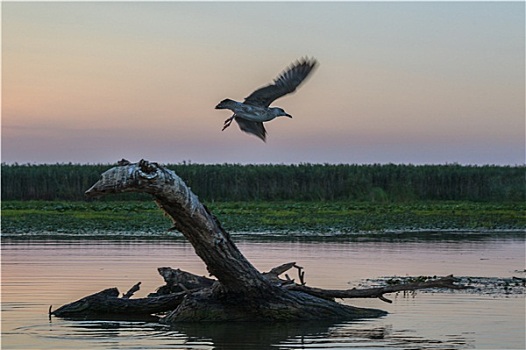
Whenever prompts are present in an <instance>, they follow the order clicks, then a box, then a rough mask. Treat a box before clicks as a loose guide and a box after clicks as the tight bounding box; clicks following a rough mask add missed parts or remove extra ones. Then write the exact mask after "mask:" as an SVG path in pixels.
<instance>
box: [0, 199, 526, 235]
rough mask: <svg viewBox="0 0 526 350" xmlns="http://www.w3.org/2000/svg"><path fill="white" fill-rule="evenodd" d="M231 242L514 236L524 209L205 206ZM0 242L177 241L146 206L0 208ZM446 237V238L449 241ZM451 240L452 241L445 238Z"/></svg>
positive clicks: (443, 204)
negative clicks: (254, 239)
mask: <svg viewBox="0 0 526 350" xmlns="http://www.w3.org/2000/svg"><path fill="white" fill-rule="evenodd" d="M205 204H206V205H207V207H208V208H209V209H210V210H211V212H212V213H213V214H214V215H216V216H217V217H218V219H219V220H220V221H221V223H222V225H223V227H224V228H225V229H226V230H227V231H228V232H231V233H232V235H233V236H234V238H236V237H237V238H242V239H245V238H260V239H263V238H265V239H284V238H285V239H299V238H301V239H360V238H367V239H376V238H389V239H391V238H397V237H398V238H403V237H405V238H409V237H413V238H418V239H426V238H432V237H433V236H437V237H435V238H439V237H440V236H451V237H452V236H454V235H456V236H457V237H459V235H488V234H489V235H493V234H498V235H516V234H518V235H522V236H524V232H525V231H526V215H524V213H525V212H526V203H524V202H504V203H485V202H484V203H480V202H468V201H417V202H410V203H371V202H357V201H333V202H313V201H308V202H306V201H300V202H293V201H259V202H221V203H218V202H213V203H205ZM1 207H2V239H6V238H13V239H24V238H35V239H37V238H50V239H54V238H56V239H69V238H97V239H106V238H107V239H115V238H130V239H136V238H141V239H143V238H145V239H147V238H152V239H164V238H166V239H178V238H180V237H181V235H180V234H179V233H178V232H176V231H172V230H170V229H171V226H172V225H171V222H170V220H169V219H168V218H166V217H165V216H164V215H163V212H162V211H161V210H160V209H159V208H158V207H157V206H156V205H155V203H154V202H153V201H92V202H80V201H76V202H75V201H2V204H1ZM451 237H450V238H451ZM453 238H454V237H453Z"/></svg>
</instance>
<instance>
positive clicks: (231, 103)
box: [216, 98, 236, 109]
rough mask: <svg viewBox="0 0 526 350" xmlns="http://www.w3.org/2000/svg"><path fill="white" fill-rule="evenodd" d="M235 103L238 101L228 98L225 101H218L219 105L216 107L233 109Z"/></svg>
mask: <svg viewBox="0 0 526 350" xmlns="http://www.w3.org/2000/svg"><path fill="white" fill-rule="evenodd" d="M235 104H236V101H234V100H231V99H229V98H226V99H224V100H223V101H221V102H219V103H218V105H217V106H216V109H231V108H232V106H235Z"/></svg>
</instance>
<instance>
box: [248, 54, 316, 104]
mask: <svg viewBox="0 0 526 350" xmlns="http://www.w3.org/2000/svg"><path fill="white" fill-rule="evenodd" d="M317 64H318V62H317V61H316V60H315V59H308V58H304V59H302V60H300V61H296V62H295V63H293V64H292V65H291V66H290V67H288V68H287V69H286V70H285V71H283V72H282V73H281V74H280V75H279V76H278V77H277V78H276V79H274V84H270V85H267V86H264V87H262V88H259V89H257V90H256V91H254V92H253V93H252V94H250V96H248V97H247V98H245V101H244V103H246V104H248V105H253V106H262V107H268V106H269V105H270V104H271V103H272V101H274V100H276V99H278V98H280V97H282V96H284V95H286V94H290V93H291V92H294V91H295V90H296V88H297V87H298V86H299V85H300V84H301V83H302V82H303V80H305V78H307V76H308V75H309V74H310V72H311V71H312V69H313V68H314V67H315V66H316V65H317Z"/></svg>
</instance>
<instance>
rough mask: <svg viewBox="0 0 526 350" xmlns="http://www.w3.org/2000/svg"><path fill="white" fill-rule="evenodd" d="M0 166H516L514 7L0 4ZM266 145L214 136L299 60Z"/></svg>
mask: <svg viewBox="0 0 526 350" xmlns="http://www.w3.org/2000/svg"><path fill="white" fill-rule="evenodd" d="M1 6H2V8H1V18H2V119H1V123H2V134H1V137H2V142H1V146H2V149H1V158H2V162H4V163H8V164H10V163H20V164H25V163H53V164H54V163H68V162H72V163H114V162H116V161H117V160H119V159H121V158H125V159H128V160H130V161H132V162H135V161H138V160H140V159H143V158H144V159H147V160H150V161H157V162H160V163H180V162H183V161H184V162H192V163H213V164H222V163H241V164H248V163H253V164H262V163H263V164H266V163H275V164H298V163H332V164H339V163H345V164H374V163H380V164H383V163H395V164H446V163H459V164H466V165H468V164H469V165H486V164H496V165H517V164H524V162H525V63H524V62H525V29H524V28H525V3H524V2H520V1H519V2H169V1H167V2H2V4H1ZM305 56H308V57H315V58H316V59H317V60H318V61H319V66H318V67H317V69H316V70H315V71H314V73H313V74H312V75H311V76H310V77H309V78H308V80H306V81H305V83H304V84H302V85H301V86H300V87H299V88H298V90H297V91H296V92H295V93H294V94H290V95H287V96H284V97H282V98H280V99H278V100H276V101H274V103H273V104H272V105H273V106H279V107H282V108H284V109H285V110H286V111H287V112H288V113H289V114H291V115H293V118H292V119H289V118H277V119H275V120H273V121H271V122H268V123H266V124H265V125H266V128H267V131H268V136H267V142H266V143H264V142H262V141H261V140H259V139H258V138H256V137H255V136H253V135H249V134H246V133H243V132H241V131H240V130H239V128H238V127H237V125H235V123H234V124H232V126H231V127H230V128H228V129H226V130H225V131H221V128H222V126H223V121H224V120H225V119H226V118H228V117H229V116H230V112H229V111H227V110H216V109H214V107H215V105H216V104H217V103H218V102H219V101H221V100H223V99H224V98H231V99H234V100H238V101H242V100H243V99H244V98H245V97H246V96H248V95H249V94H250V93H251V92H252V91H254V90H255V89H257V88H259V87H262V86H265V85H267V84H269V83H271V82H272V81H273V79H274V78H276V77H277V76H278V75H279V73H280V72H282V71H283V70H284V69H285V68H286V67H288V66H289V65H290V64H291V63H292V62H294V61H295V60H297V59H299V58H301V57H305Z"/></svg>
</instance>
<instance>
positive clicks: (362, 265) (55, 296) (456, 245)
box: [1, 236, 525, 350]
mask: <svg viewBox="0 0 526 350" xmlns="http://www.w3.org/2000/svg"><path fill="white" fill-rule="evenodd" d="M5 243H6V242H5V241H4V244H3V245H2V305H1V306H2V316H3V317H2V346H3V348H5V349H23V350H28V349H50V350H51V349H53V350H60V349H68V350H69V349H92V350H95V349H202V350H211V349H329V348H331V349H335V348H342V349H353V348H354V349H360V348H362V349H363V348H368V349H369V348H373V349H374V348H377V349H380V348H381V349H393V348H395V349H464V348H473V347H476V348H501V349H506V348H508V349H510V348H524V346H525V343H524V329H525V328H524V326H525V324H524V319H525V318H524V316H525V315H524V310H525V301H524V298H523V297H521V296H518V297H514V296H506V298H504V297H497V296H494V295H491V296H487V295H468V294H465V293H436V294H431V293H429V294H428V293H422V294H419V295H418V296H417V297H416V298H401V297H398V298H397V297H396V296H393V299H394V303H393V304H385V303H383V302H380V301H378V300H366V299H363V300H352V301H349V302H348V303H349V304H351V305H353V306H358V307H367V308H380V309H383V310H386V311H388V312H389V315H387V316H385V317H382V318H378V319H371V320H362V321H359V322H349V323H338V324H327V323H321V324H320V323H301V324H252V323H243V324H237V325H235V324H227V325H226V324H223V325H221V324H207V325H188V324H184V325H180V324H178V325H175V326H173V327H168V326H166V325H162V324H159V323H157V322H154V321H153V320H139V321H136V322H130V321H129V320H124V321H123V320H119V319H107V320H100V319H99V320H88V319H82V320H70V319H58V318H52V320H51V322H49V321H48V315H47V312H48V308H49V305H54V306H55V307H54V308H56V307H58V306H59V305H63V304H65V303H68V302H71V301H73V300H78V299H79V298H81V297H83V296H85V295H89V294H92V293H95V292H98V291H100V290H102V289H105V288H109V287H114V286H116V287H118V288H119V289H120V290H121V291H125V290H127V289H128V288H129V287H130V286H132V285H134V284H135V283H137V282H138V281H142V285H141V287H142V288H141V291H140V292H138V293H137V295H136V297H142V296H145V295H146V294H148V293H149V292H152V291H154V290H155V289H156V288H157V287H158V286H160V285H162V284H163V282H162V278H161V277H160V276H159V275H158V274H157V271H156V269H157V267H159V266H172V267H176V268H181V269H183V270H188V271H191V272H194V273H197V274H203V275H206V269H205V267H204V264H203V263H202V261H200V260H199V258H198V257H197V256H196V255H195V252H194V250H193V248H192V247H191V246H190V245H189V244H188V243H186V242H181V241H177V242H174V241H148V242H144V241H143V242H139V241H134V242H124V241H121V242H109V241H106V242H104V243H101V242H99V241H80V240H79V241H66V242H60V241H54V242H43V241H33V242H20V241H18V242H16V241H10V242H8V244H5ZM238 246H239V247H240V249H241V250H242V252H243V253H244V254H245V255H246V256H247V257H248V258H249V260H250V261H251V262H252V263H253V264H254V265H255V266H256V267H257V268H258V269H260V270H262V271H268V270H269V269H270V268H272V267H275V266H277V265H280V264H282V263H284V262H288V261H297V262H298V263H299V264H301V265H302V266H303V267H304V268H305V270H306V280H307V283H308V284H310V285H312V286H318V287H322V288H334V289H344V288H350V287H353V286H356V285H357V284H356V283H358V282H360V281H362V280H363V279H365V278H374V277H380V276H389V275H406V274H407V275H415V276H418V275H423V274H437V275H445V274H450V273H452V274H454V275H458V276H489V277H508V278H509V277H511V276H515V275H517V276H519V277H524V274H519V272H523V271H524V264H525V259H524V254H525V250H524V237H522V239H518V238H517V237H515V236H513V237H509V238H507V239H502V237H501V239H495V238H492V239H483V240H472V241H470V240H460V241H456V240H451V241H438V240H437V241H432V242H431V241H414V242H413V241H405V242H400V241H399V242H385V241H381V242H372V241H365V242H359V241H354V242H349V241H331V242H323V241H316V242H306V241H298V242H290V241H289V242H283V241H280V242H254V241H243V242H241V243H239V244H238ZM351 282H352V283H351ZM346 303H347V302H346Z"/></svg>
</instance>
